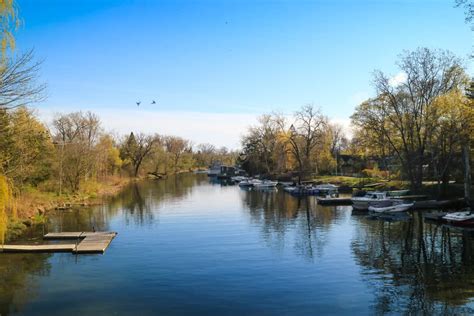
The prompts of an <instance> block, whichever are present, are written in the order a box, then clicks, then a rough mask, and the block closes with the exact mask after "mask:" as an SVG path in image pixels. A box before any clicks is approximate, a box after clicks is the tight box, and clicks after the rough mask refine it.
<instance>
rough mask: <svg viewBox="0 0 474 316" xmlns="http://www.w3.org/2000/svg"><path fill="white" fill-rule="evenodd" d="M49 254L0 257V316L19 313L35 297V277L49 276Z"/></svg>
mask: <svg viewBox="0 0 474 316" xmlns="http://www.w3.org/2000/svg"><path fill="white" fill-rule="evenodd" d="M49 257H50V255H49V254H41V255H39V254H10V255H7V256H4V255H0V315H9V314H10V313H19V312H21V309H22V306H23V305H25V304H26V303H28V302H29V300H30V299H31V298H32V297H35V296H36V293H37V291H38V289H37V287H36V283H35V277H37V276H45V275H49V271H50V265H49V263H48V258H49Z"/></svg>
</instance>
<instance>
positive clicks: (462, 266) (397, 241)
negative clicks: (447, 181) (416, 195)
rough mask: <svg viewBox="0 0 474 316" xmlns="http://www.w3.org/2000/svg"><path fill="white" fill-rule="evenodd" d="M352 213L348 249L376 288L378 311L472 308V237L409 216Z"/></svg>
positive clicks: (436, 310) (473, 275) (419, 216)
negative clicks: (394, 218) (353, 229)
mask: <svg viewBox="0 0 474 316" xmlns="http://www.w3.org/2000/svg"><path fill="white" fill-rule="evenodd" d="M354 219H355V220H356V221H357V222H358V225H356V227H357V229H356V234H355V237H354V239H353V241H352V251H353V253H354V255H355V258H356V260H357V262H358V264H359V265H360V266H361V267H362V275H363V277H364V279H365V281H366V282H368V283H369V284H370V286H371V287H373V289H374V295H375V304H374V305H375V306H374V308H375V311H376V312H377V313H380V314H382V313H387V312H397V313H402V312H403V313H409V312H410V311H417V312H423V313H426V314H433V313H471V314H472V313H473V312H474V310H472V309H470V308H468V307H459V306H462V305H464V304H467V303H469V302H470V301H471V300H472V296H473V294H472V289H473V283H474V256H473V254H474V252H473V250H474V248H473V247H474V243H473V240H472V238H471V236H469V235H468V233H462V232H457V231H453V229H452V228H449V227H443V226H438V225H434V224H425V223H424V222H423V219H422V217H421V214H420V213H418V214H414V216H413V220H412V221H403V222H387V221H371V220H369V219H368V218H367V217H364V216H357V217H354Z"/></svg>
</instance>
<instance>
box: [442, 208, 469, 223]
mask: <svg viewBox="0 0 474 316" xmlns="http://www.w3.org/2000/svg"><path fill="white" fill-rule="evenodd" d="M443 219H444V220H445V221H447V222H448V223H451V224H456V225H474V213H472V212H471V210H470V209H466V210H465V211H460V212H453V213H448V214H446V215H445V216H443Z"/></svg>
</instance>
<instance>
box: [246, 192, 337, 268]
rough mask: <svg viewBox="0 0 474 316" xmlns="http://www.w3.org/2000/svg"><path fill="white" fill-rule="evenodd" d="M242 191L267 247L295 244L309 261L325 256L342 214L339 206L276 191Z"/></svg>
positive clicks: (298, 251)
mask: <svg viewBox="0 0 474 316" xmlns="http://www.w3.org/2000/svg"><path fill="white" fill-rule="evenodd" d="M242 192H243V194H242V198H243V200H244V204H245V205H246V206H247V208H248V210H249V213H250V215H251V218H252V222H253V224H254V225H256V226H258V227H260V229H261V231H262V236H263V239H264V240H265V242H266V243H267V245H268V246H269V247H271V248H273V249H280V250H281V249H283V248H284V247H285V245H287V244H288V243H289V242H292V243H293V248H294V250H295V252H296V253H297V254H298V255H300V256H302V257H304V258H305V259H307V260H308V261H313V259H314V257H315V256H316V257H321V256H322V255H323V253H324V247H325V245H326V243H327V241H328V234H327V232H328V231H329V229H330V227H331V225H332V223H333V222H334V221H337V220H340V219H341V217H342V214H343V213H341V212H339V211H338V208H337V207H334V206H329V207H322V206H319V205H317V203H316V199H315V198H314V197H311V196H308V197H294V196H291V195H289V194H286V193H284V192H282V191H274V190H273V191H260V190H242ZM289 239H292V240H291V241H289Z"/></svg>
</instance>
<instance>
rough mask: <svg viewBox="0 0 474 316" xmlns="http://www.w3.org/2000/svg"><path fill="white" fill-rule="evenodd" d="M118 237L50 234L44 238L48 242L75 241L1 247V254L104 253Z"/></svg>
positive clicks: (100, 234)
mask: <svg viewBox="0 0 474 316" xmlns="http://www.w3.org/2000/svg"><path fill="white" fill-rule="evenodd" d="M115 236H117V233H115V232H64V233H48V234H46V235H44V236H43V239H46V240H75V241H76V242H75V243H67V244H43V245H3V246H2V245H0V252H72V253H75V254H83V253H104V252H105V250H106V249H107V247H109V245H110V243H111V242H112V240H113V239H114V238H115Z"/></svg>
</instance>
